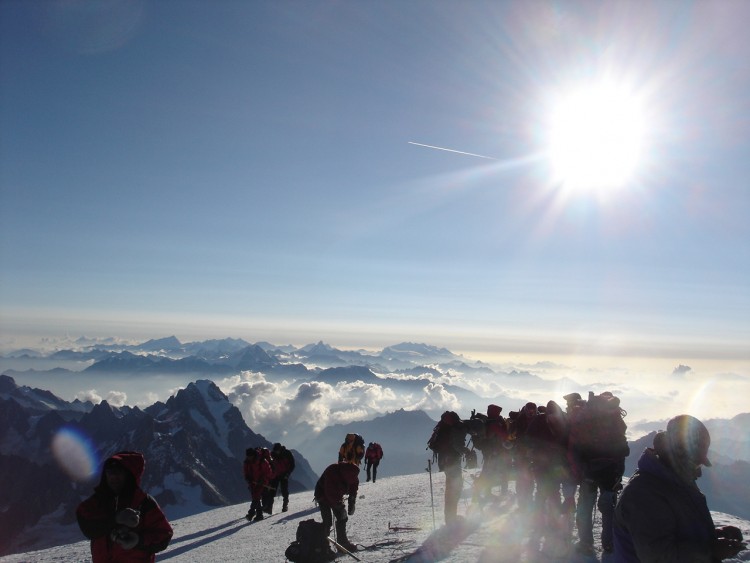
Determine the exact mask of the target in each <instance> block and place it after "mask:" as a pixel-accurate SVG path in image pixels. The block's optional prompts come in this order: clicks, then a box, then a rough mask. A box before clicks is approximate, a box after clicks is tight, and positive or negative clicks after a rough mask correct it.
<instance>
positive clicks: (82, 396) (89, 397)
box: [76, 389, 102, 405]
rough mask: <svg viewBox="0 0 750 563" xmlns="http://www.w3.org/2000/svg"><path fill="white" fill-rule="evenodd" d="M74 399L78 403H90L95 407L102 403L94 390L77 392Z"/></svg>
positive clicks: (100, 397)
mask: <svg viewBox="0 0 750 563" xmlns="http://www.w3.org/2000/svg"><path fill="white" fill-rule="evenodd" d="M76 399H78V400H79V401H83V402H86V401H91V402H92V403H94V404H95V405H98V404H99V403H101V402H102V396H101V395H99V393H97V392H96V389H87V390H85V391H79V392H78V393H76Z"/></svg>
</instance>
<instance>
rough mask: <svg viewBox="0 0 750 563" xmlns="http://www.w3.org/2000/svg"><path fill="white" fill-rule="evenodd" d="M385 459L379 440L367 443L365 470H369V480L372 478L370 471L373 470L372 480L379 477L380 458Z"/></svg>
mask: <svg viewBox="0 0 750 563" xmlns="http://www.w3.org/2000/svg"><path fill="white" fill-rule="evenodd" d="M381 459H383V448H382V446H381V445H380V444H378V443H377V442H370V443H369V444H368V445H367V450H366V451H365V471H366V472H367V480H368V481H369V480H370V473H371V472H372V482H373V483H374V482H375V479H377V477H378V465H380V460H381Z"/></svg>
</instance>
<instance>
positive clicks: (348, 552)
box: [328, 538, 362, 561]
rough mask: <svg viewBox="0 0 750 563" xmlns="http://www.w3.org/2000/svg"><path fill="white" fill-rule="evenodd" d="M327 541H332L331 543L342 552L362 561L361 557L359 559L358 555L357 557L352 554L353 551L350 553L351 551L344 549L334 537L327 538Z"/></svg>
mask: <svg viewBox="0 0 750 563" xmlns="http://www.w3.org/2000/svg"><path fill="white" fill-rule="evenodd" d="M328 541H329V542H331V543H332V544H333V545H335V546H336V549H338V550H340V551H343V552H344V553H346V554H347V555H350V556H352V557H354V559H356V560H357V561H362V560H361V559H360V558H359V557H357V556H356V555H354V554H353V553H352V552H351V551H349V550H348V549H346V548H345V547H344V546H343V545H341V544H340V543H339V542H337V541H336V540H335V539H333V538H328Z"/></svg>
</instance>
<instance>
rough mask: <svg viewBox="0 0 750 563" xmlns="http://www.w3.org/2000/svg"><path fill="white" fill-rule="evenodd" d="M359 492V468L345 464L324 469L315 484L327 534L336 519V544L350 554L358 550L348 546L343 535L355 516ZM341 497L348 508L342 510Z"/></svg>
mask: <svg viewBox="0 0 750 563" xmlns="http://www.w3.org/2000/svg"><path fill="white" fill-rule="evenodd" d="M358 489H359V467H358V466H357V465H355V464H354V463H348V462H346V461H341V462H339V463H333V464H331V465H329V466H328V467H326V469H325V471H323V474H322V475H321V476H320V479H318V482H317V483H316V484H315V500H316V501H318V508H320V515H321V516H322V517H323V524H324V525H325V526H326V529H327V531H328V534H330V533H331V527H332V526H333V519H334V517H335V519H336V541H337V542H338V543H339V544H341V545H342V546H343V547H344V548H345V549H347V550H349V551H356V550H357V546H356V545H354V544H353V543H351V542H350V541H349V538H348V537H347V535H346V522H347V520H348V519H349V518H348V517H349V516H351V515H352V514H354V508H355V505H356V502H357V490H358ZM344 495H348V499H347V507H345V506H344ZM347 508H348V510H347Z"/></svg>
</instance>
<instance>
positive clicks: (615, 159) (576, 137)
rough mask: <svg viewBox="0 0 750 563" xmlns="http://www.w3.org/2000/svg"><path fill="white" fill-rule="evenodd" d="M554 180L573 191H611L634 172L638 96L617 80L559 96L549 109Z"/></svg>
mask: <svg viewBox="0 0 750 563" xmlns="http://www.w3.org/2000/svg"><path fill="white" fill-rule="evenodd" d="M548 131H549V158H550V165H551V167H552V175H553V181H554V182H555V183H556V184H561V185H563V186H564V187H565V188H569V189H572V190H609V189H613V188H620V187H624V186H626V185H627V184H628V183H629V182H630V181H631V180H632V179H633V178H634V176H635V174H636V172H637V168H638V164H639V160H640V156H641V153H642V150H643V146H642V144H643V136H644V118H643V111H642V108H641V104H640V102H639V100H638V98H637V97H636V96H634V95H633V94H631V93H630V92H628V91H627V90H626V89H624V88H619V87H617V86H616V85H614V84H607V83H601V84H596V85H587V86H583V87H579V88H578V89H575V90H572V91H570V92H568V93H567V94H566V95H564V96H563V97H562V98H560V99H559V100H557V103H556V104H555V105H554V106H553V107H552V111H551V113H550V124H549V129H548Z"/></svg>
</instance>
